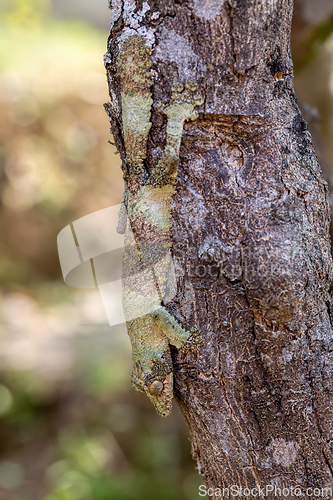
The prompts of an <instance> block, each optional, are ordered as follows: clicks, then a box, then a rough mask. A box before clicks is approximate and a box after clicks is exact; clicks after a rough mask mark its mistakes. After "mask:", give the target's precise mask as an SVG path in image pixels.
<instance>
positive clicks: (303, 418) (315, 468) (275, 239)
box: [106, 0, 333, 498]
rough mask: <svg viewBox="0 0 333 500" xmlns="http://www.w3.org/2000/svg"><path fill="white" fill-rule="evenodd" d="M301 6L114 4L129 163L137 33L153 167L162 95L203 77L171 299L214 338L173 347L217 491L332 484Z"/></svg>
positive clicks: (117, 123)
mask: <svg viewBox="0 0 333 500" xmlns="http://www.w3.org/2000/svg"><path fill="white" fill-rule="evenodd" d="M292 7H293V6H292V1H291V0H248V1H246V2H245V1H244V0H225V1H223V0H186V1H185V0H183V1H179V0H159V1H158V2H157V1H156V0H150V1H149V5H148V3H147V2H142V1H141V0H136V1H134V0H127V1H122V0H116V1H114V2H112V25H111V34H110V38H109V44H108V53H107V55H106V67H107V74H108V81H109V87H110V96H111V100H112V105H111V106H109V107H108V112H109V115H110V117H111V127H112V132H113V135H114V137H115V141H116V144H117V146H118V149H119V152H120V154H121V157H122V159H123V162H124V164H126V161H127V154H126V150H125V147H124V130H123V122H122V110H121V96H120V92H121V88H120V87H121V85H120V81H121V78H120V76H119V67H118V66H119V60H118V59H117V57H118V53H119V50H120V47H121V44H123V43H124V40H126V38H128V37H131V36H133V35H137V36H139V37H143V38H144V39H145V41H146V42H145V43H146V44H148V45H149V46H150V47H151V49H152V51H151V55H150V57H151V61H152V63H153V66H152V70H151V72H152V75H153V79H152V83H151V91H152V98H153V102H154V105H153V107H152V116H151V123H152V126H151V129H150V132H149V138H148V148H147V155H146V156H147V159H146V160H145V168H147V170H150V171H151V170H152V168H153V166H154V165H155V164H156V162H157V159H158V158H159V157H160V154H161V148H163V147H164V145H165V143H166V120H165V118H164V117H163V116H162V115H161V114H160V113H159V111H158V106H156V103H157V102H162V103H163V104H167V103H168V102H169V101H170V98H171V88H172V84H173V83H174V82H182V83H185V82H186V81H188V80H191V81H192V80H193V81H195V82H197V83H198V89H199V91H200V93H201V95H203V96H204V103H203V104H202V105H199V106H198V107H197V109H198V111H199V118H198V119H197V120H196V121H193V122H188V123H185V125H184V131H183V135H182V142H181V149H180V160H179V164H178V169H177V177H176V184H175V194H174V196H173V198H172V240H173V248H172V252H173V258H174V262H175V263H176V270H177V278H178V289H177V295H176V297H175V298H174V299H173V301H172V302H171V303H169V304H167V306H166V307H167V309H168V311H169V312H170V313H171V314H173V315H174V316H175V317H176V318H178V320H179V321H180V322H181V323H182V324H183V325H184V326H186V328H187V329H190V328H191V327H193V326H194V325H197V326H198V327H199V328H200V330H201V334H202V336H203V338H204V344H203V346H201V347H200V350H199V353H192V352H190V351H184V350H182V349H180V350H177V349H176V348H172V357H173V364H174V375H175V395H176V397H177V400H178V403H179V405H180V408H181V410H182V412H183V414H184V416H185V418H186V421H187V423H188V426H189V429H190V435H191V441H192V450H193V457H194V458H195V459H196V460H197V463H198V468H199V471H200V473H201V474H202V476H203V478H204V481H205V484H206V486H207V488H208V487H210V488H213V489H215V488H222V487H225V488H226V487H229V488H230V487H231V486H232V485H238V486H239V487H242V488H246V487H248V488H250V489H251V488H256V487H258V486H259V485H260V486H261V487H266V486H267V485H269V488H272V487H273V486H274V487H275V486H276V487H278V488H282V487H287V488H291V487H293V488H296V487H299V488H302V489H303V490H302V491H305V489H306V488H325V487H331V488H332V489H333V448H332V443H333V423H332V422H333V420H332V417H333V405H332V402H333V392H332V391H333V385H332V378H333V372H332V367H333V364H332V361H333V360H332V357H333V336H332V328H331V313H332V311H333V308H332V300H331V295H330V287H331V281H332V262H331V256H330V240H329V200H328V189H327V184H326V182H325V181H324V180H323V177H322V173H321V170H320V167H319V165H318V161H317V159H316V156H315V153H314V150H313V146H312V141H311V137H310V134H309V132H308V130H307V125H306V123H305V121H304V120H303V118H302V116H301V114H300V111H299V109H298V106H297V103H296V98H295V94H294V90H293V67H292V61H291V55H290V26H291V19H292ZM132 63H133V68H132V71H133V72H135V71H136V67H135V63H136V61H135V60H133V61H132ZM117 64H118V66H117ZM331 433H332V435H331ZM297 491H298V490H297ZM266 493H267V495H266V496H267V497H268V498H275V497H276V495H275V492H272V490H271V489H268V490H267V491H266ZM209 494H211V495H210V497H211V498H219V491H218V490H217V491H213V490H210V492H209Z"/></svg>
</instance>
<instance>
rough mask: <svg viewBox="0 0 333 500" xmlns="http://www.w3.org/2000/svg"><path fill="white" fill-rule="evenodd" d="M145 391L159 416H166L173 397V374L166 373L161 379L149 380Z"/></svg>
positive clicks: (169, 411) (168, 413)
mask: <svg viewBox="0 0 333 500" xmlns="http://www.w3.org/2000/svg"><path fill="white" fill-rule="evenodd" d="M145 393H146V394H147V396H148V397H149V399H150V401H151V402H152V403H153V405H154V406H155V410H156V411H157V413H158V414H159V415H161V417H168V416H169V415H170V413H171V408H172V397H173V374H172V372H170V373H168V374H167V375H166V377H165V379H164V380H163V382H162V381H161V380H158V379H155V380H150V381H149V382H148V383H147V385H146V387H145Z"/></svg>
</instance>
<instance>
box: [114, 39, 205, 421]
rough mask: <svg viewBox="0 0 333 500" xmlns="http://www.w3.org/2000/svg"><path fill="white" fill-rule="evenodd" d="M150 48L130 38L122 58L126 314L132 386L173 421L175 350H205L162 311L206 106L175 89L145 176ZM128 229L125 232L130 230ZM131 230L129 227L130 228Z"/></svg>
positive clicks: (186, 89) (192, 87)
mask: <svg viewBox="0 0 333 500" xmlns="http://www.w3.org/2000/svg"><path fill="white" fill-rule="evenodd" d="M149 55H150V48H149V47H148V46H147V45H146V43H145V39H144V38H143V37H138V36H136V35H135V36H130V37H129V38H127V39H126V41H125V42H124V43H123V44H122V46H121V49H120V51H119V55H118V58H117V65H118V71H119V74H120V81H121V107H122V124H123V131H124V143H125V149H126V157H127V158H126V159H127V165H126V169H125V175H124V177H125V182H126V189H125V193H124V198H123V203H124V205H125V207H126V212H127V217H128V220H129V221H130V225H127V229H126V235H125V251H124V263H123V269H124V273H123V307H124V312H125V318H126V321H127V328H128V334H129V337H130V340H131V345H132V357H133V374H132V385H133V386H134V388H135V389H137V390H139V391H142V392H145V393H146V394H147V396H148V397H149V398H150V400H151V401H152V403H153V404H154V406H155V408H156V411H157V412H158V413H159V414H160V415H162V416H168V415H169V413H170V411H171V407H172V397H173V369H172V360H171V354H170V345H169V344H172V345H174V346H176V347H177V348H181V347H184V346H185V345H187V346H188V347H190V348H191V349H192V350H195V349H196V348H197V347H198V346H199V345H200V344H201V337H199V335H198V333H196V332H189V331H187V330H185V329H184V328H183V327H182V326H181V325H180V324H179V322H178V321H177V320H176V319H175V318H174V317H173V316H172V315H171V314H170V313H169V312H168V311H167V310H166V309H165V307H163V306H162V305H161V302H162V300H163V297H164V290H165V289H166V287H167V286H168V280H169V279H170V277H169V274H170V273H169V271H170V265H171V264H172V259H171V246H172V244H171V216H170V200H171V197H172V195H173V193H174V179H175V176H176V169H177V164H178V159H179V148H180V144H181V138H182V133H183V125H184V122H185V120H193V119H195V118H196V112H195V111H194V107H195V106H196V105H198V104H202V99H201V97H200V96H198V95H196V94H195V91H196V88H197V85H196V83H195V82H191V81H190V82H186V84H185V86H184V85H183V84H182V83H175V84H174V85H173V88H172V97H171V100H170V103H169V105H168V106H167V107H165V108H164V109H163V107H162V105H160V104H158V106H159V108H160V111H161V112H163V113H164V114H165V115H166V116H167V120H168V121H167V143H166V146H165V149H164V153H163V154H162V156H161V158H160V160H159V162H158V164H157V166H156V167H155V168H154V169H153V171H152V172H151V174H150V175H149V174H148V172H147V171H146V169H145V163H144V162H145V160H146V156H147V140H148V134H149V130H150V127H151V123H150V115H151V107H152V104H153V100H152V97H151V91H150V86H151V74H150V67H151V63H150V57H149ZM122 225H123V226H124V224H123V223H122ZM123 229H125V227H123Z"/></svg>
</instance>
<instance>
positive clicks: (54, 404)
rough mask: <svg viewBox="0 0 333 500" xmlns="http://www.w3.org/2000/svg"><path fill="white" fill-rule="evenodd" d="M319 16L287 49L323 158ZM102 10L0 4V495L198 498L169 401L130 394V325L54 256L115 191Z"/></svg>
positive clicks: (19, 499) (325, 111)
mask: <svg viewBox="0 0 333 500" xmlns="http://www.w3.org/2000/svg"><path fill="white" fill-rule="evenodd" d="M303 14H304V12H303ZM303 14H302V15H303ZM330 15H331V14H330V12H328V14H327V12H326V11H325V14H324V16H323V18H322V19H319V21H316V23H313V16H312V15H311V14H310V21H309V22H308V25H306V23H305V24H304V22H303V24H301V25H300V27H299V28H297V30H296V29H295V33H296V35H297V34H298V35H299V38H297V36H296V38H295V41H294V46H295V55H296V59H297V61H298V62H299V70H298V73H297V78H296V88H297V91H298V95H300V97H301V99H302V100H303V102H304V103H307V104H310V105H311V106H316V107H317V108H318V110H319V114H320V115H321V116H322V121H321V122H320V123H319V125H318V126H319V135H320V136H321V139H322V143H323V146H324V152H325V155H326V160H327V162H328V164H331V165H332V164H333V161H332V158H333V142H332V141H331V137H332V131H333V119H332V111H333V98H332V91H333V71H332V67H333V64H332V61H333V38H332V35H330V33H331V28H329V27H327V22H328V21H329V20H330V17H329V16H330ZM109 17H110V13H109V11H108V9H107V1H106V0H105V1H104V0H101V1H98V2H96V3H92V2H89V1H83V0H75V1H74V0H72V2H66V1H61V0H55V1H54V2H53V3H51V2H48V1H47V0H10V1H9V0H8V1H7V2H5V1H3V0H2V3H1V4H0V30H1V31H0V33H1V37H0V203H1V214H0V230H1V243H0V280H1V295H0V320H1V322H0V500H41V499H43V500H44V499H45V500H90V499H91V500H112V499H115V500H130V499H145V500H155V499H156V498H158V499H159V500H171V499H172V500H178V499H179V500H181V499H185V500H187V499H188V500H195V499H198V498H200V497H199V495H198V485H199V484H201V480H200V478H199V475H198V473H197V472H196V470H195V462H194V461H193V460H192V458H191V456H190V444H189V440H188V435H187V430H186V427H185V424H184V421H183V418H182V416H181V415H180V412H179V410H178V409H177V408H176V405H175V406H174V410H173V414H172V416H171V417H170V418H168V419H161V418H160V417H158V416H157V415H156V413H155V411H154V409H153V407H152V405H151V404H150V403H149V401H148V400H147V398H145V397H144V396H143V395H141V394H138V393H136V392H135V391H134V390H132V389H131V387H130V375H131V360H130V344H129V341H128V338H127V335H126V330H125V327H124V326H123V325H120V326H117V327H109V326H108V325H107V320H106V316H105V312H104V309H103V305H102V302H101V298H100V296H99V292H98V291H97V290H79V289H73V288H69V287H67V286H66V285H65V284H64V282H63V279H62V275H61V271H60V267H59V261H58V254H57V246H56V237H57V234H58V233H59V231H60V230H61V229H63V228H64V227H65V226H66V225H67V224H69V223H70V222H72V221H75V220H76V219H78V218H79V217H82V216H84V215H87V214H89V213H91V212H93V211H95V210H100V209H102V208H106V207H109V206H111V205H114V204H117V203H119V202H120V200H121V196H122V190H123V183H122V176H121V171H120V163H119V157H118V156H116V155H115V150H114V148H113V147H112V146H111V145H110V144H108V140H109V139H111V137H110V134H109V121H108V118H107V116H106V114H105V112H104V109H103V103H104V102H106V101H108V93H107V83H106V78H105V72H104V66H103V54H104V52H105V51H106V39H107V35H108V25H109ZM304 26H308V30H307V31H306V30H305V33H304ZM316 30H317V31H316ZM311 112H312V114H314V115H315V114H316V113H315V112H314V111H313V110H312V111H311Z"/></svg>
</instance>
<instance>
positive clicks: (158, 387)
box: [148, 380, 164, 396]
mask: <svg viewBox="0 0 333 500" xmlns="http://www.w3.org/2000/svg"><path fill="white" fill-rule="evenodd" d="M163 388H164V386H163V383H162V382H161V381H160V380H154V382H152V383H151V384H150V386H149V389H148V391H149V394H150V395H151V396H157V395H158V394H161V392H162V391H163Z"/></svg>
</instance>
